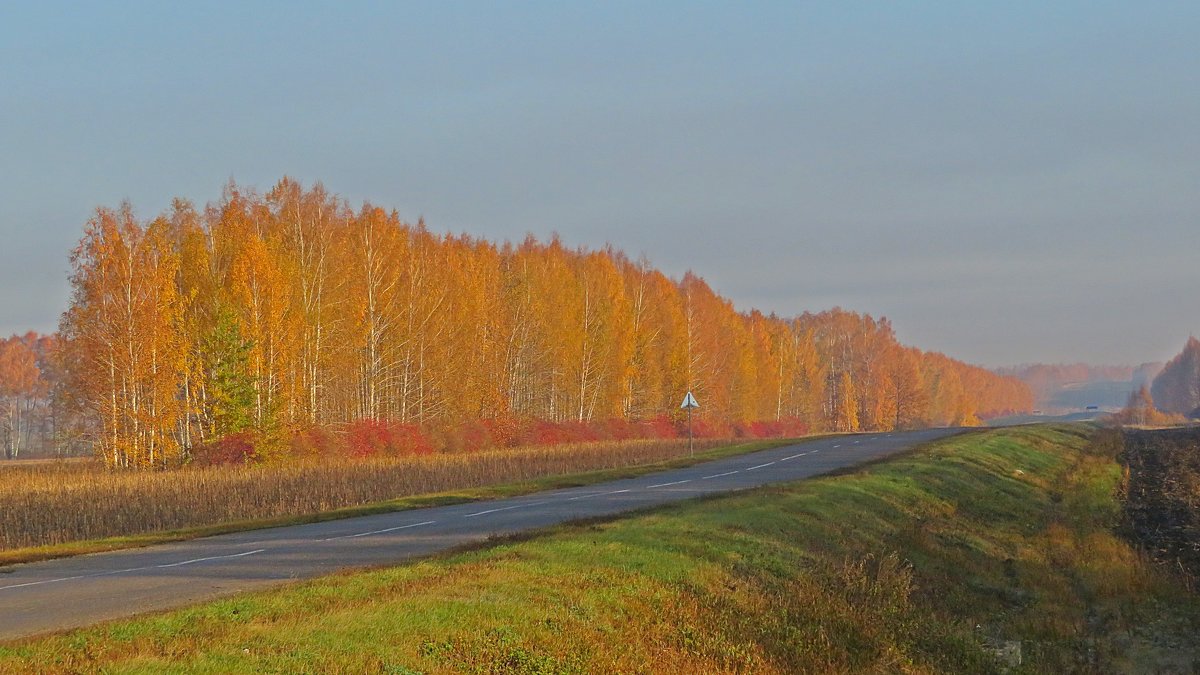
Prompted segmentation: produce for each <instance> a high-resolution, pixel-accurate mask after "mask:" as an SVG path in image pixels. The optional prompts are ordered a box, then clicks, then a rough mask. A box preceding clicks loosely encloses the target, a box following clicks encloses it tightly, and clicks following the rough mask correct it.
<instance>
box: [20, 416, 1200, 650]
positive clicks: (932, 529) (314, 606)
mask: <svg viewBox="0 0 1200 675" xmlns="http://www.w3.org/2000/svg"><path fill="white" fill-rule="evenodd" d="M1114 452H1115V450H1114V448H1113V447H1112V446H1111V444H1110V443H1107V442H1106V441H1105V437H1104V436H1103V435H1099V436H1098V435H1097V432H1096V431H1095V430H1094V429H1092V428H1090V427H1083V426H1057V427H1026V428H1014V429H1004V430H994V431H987V432H979V433H971V434H966V435H963V436H959V437H955V438H951V439H948V440H944V441H941V442H937V443H935V444H932V445H930V446H928V447H926V448H923V449H921V450H919V451H917V452H914V453H910V454H908V455H905V456H903V457H901V458H898V459H894V460H891V461H887V462H883V463H878V464H874V465H872V466H870V467H867V468H865V469H862V470H860V471H858V472H854V473H849V474H845V475H839V476H831V477H826V478H820V479H816V480H810V481H805V482H801V483H796V484H791V485H786V486H782V487H773V488H767V489H761V490H755V491H752V492H747V493H739V494H737V495H733V496H727V497H721V498H712V499H706V500H701V501H694V502H690V503H686V504H682V505H676V506H672V507H667V508H662V509H658V510H655V511H652V512H648V513H643V514H639V515H637V516H635V517H630V518H624V519H617V520H612V521H605V522H591V523H584V524H577V525H571V526H563V527H559V528H554V529H553V530H551V531H549V532H548V533H546V534H545V535H544V536H538V537H534V538H526V539H523V540H513V541H508V542H502V543H499V544H497V545H495V546H491V547H487V548H484V549H479V550H470V551H463V552H458V553H454V554H449V555H445V556H441V557H437V558H434V559H430V560H426V561H422V562H417V563H412V564H406V565H401V566H397V567H391V568H386V569H380V570H374V571H368V572H359V573H353V574H343V575H335V576H332V577H326V578H322V579H318V580H313V581H308V582H303V583H299V584H296V585H293V586H290V587H287V588H283V589H278V590H273V591H268V592H261V593H254V594H248V595H244V596H240V597H237V598H233V599H229V600H223V601H219V602H213V603H209V604H205V605H201V606H198V607H195V608H191V609H185V610H180V611H173V612H168V613H164V614H160V615H155V616H150V617H146V618H140V619H136V620H131V621H123V622H117V623H112V624H108V625H104V626H99V627H95V628H90V629H86V630H81V631H75V632H71V633H67V634H63V635H59V636H53V637H50V638H45V639H40V640H36V641H29V642H25V643H21V644H16V645H10V646H7V647H2V648H0V672H20V671H38V672H56V671H58V672H72V671H81V672H92V671H98V670H101V671H104V672H134V673H137V672H144V673H159V672H173V671H187V672H210V673H226V672H231V673H236V672H335V673H336V672H381V673H413V672H428V673H439V672H470V673H584V672H613V673H616V672H814V673H826V672H917V673H921V672H952V673H960V672H1001V671H1002V668H1001V665H1000V663H999V661H998V660H997V659H996V658H995V657H994V656H993V655H992V651H991V649H992V647H994V646H996V645H1002V644H1004V643H1006V642H1016V641H1019V642H1020V645H1021V651H1022V655H1023V665H1021V666H1019V667H1015V668H1013V669H1012V670H1011V671H1010V672H1045V673H1058V672H1072V671H1090V672H1121V671H1130V672H1145V671H1154V670H1156V669H1159V668H1165V667H1174V668H1177V669H1178V670H1179V671H1183V672H1186V671H1187V670H1190V669H1192V668H1194V667H1195V666H1196V665H1197V664H1198V663H1200V662H1197V661H1196V660H1195V659H1196V658H1197V646H1196V645H1195V640H1194V635H1195V632H1196V630H1197V628H1200V602H1198V600H1197V598H1196V596H1194V595H1188V594H1186V593H1183V592H1181V588H1180V585H1179V583H1178V581H1177V580H1175V579H1173V578H1171V577H1170V576H1167V575H1166V574H1164V573H1162V572H1160V571H1158V570H1156V569H1155V568H1154V567H1153V566H1151V565H1149V564H1147V563H1145V562H1143V561H1142V560H1141V559H1140V558H1139V556H1138V555H1136V554H1135V552H1134V551H1133V550H1132V549H1130V547H1129V546H1128V545H1127V544H1126V543H1125V542H1123V541H1122V540H1120V539H1119V538H1117V537H1116V536H1115V535H1114V534H1113V528H1114V526H1115V525H1116V524H1117V519H1118V517H1119V503H1118V502H1117V500H1116V499H1115V497H1114V490H1115V488H1116V486H1117V484H1118V482H1119V481H1120V470H1119V467H1118V465H1117V464H1116V463H1115V462H1114V459H1113V455H1114Z"/></svg>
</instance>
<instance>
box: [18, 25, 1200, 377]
mask: <svg viewBox="0 0 1200 675" xmlns="http://www.w3.org/2000/svg"><path fill="white" fill-rule="evenodd" d="M1197 19H1200V7H1197V6H1194V5H1189V4H1184V3H1179V4H1177V5H1171V4H1162V5H1156V6H1155V9H1154V11H1153V12H1151V11H1148V10H1145V9H1138V8H1128V7H1119V6H1115V5H1094V4H1091V3H1087V4H1085V3H1056V5H1055V6H1054V7H1052V8H1047V7H1021V8H1015V7H1013V6H1010V5H1007V4H994V5H988V6H980V5H975V4H972V5H971V6H970V7H953V8H945V7H935V6H933V5H917V6H915V7H912V8H906V7H900V6H890V5H889V6H868V5H863V6H849V5H839V6H837V7H830V8H819V7H808V8H805V7H791V6H788V7H780V6H774V5H755V6H747V7H744V8H742V7H739V8H737V9H722V8H720V7H716V6H704V7H698V8H693V7H689V6H683V5H660V6H656V7H654V8H646V7H644V6H642V5H640V4H632V3H630V4H617V3H606V4H604V5H603V6H596V7H583V6H579V5H572V6H569V7H565V8H564V7H559V6H555V5H551V4H545V5H542V4H525V5H520V6H519V7H517V6H514V7H488V6H483V5H465V6H464V5H459V6H456V7H451V6H448V5H441V4H430V5H420V6H412V5H410V6H407V7H404V8H396V7H371V6H368V5H365V4H353V3H351V4H338V5H336V6H334V5H330V6H324V7H319V8H318V7H312V6H304V7H303V8H297V7H296V6H293V5H291V4H267V3H264V4H256V5H254V6H252V7H243V6H241V5H237V4H227V5H221V4H214V5H209V6H206V7H190V6H189V7H175V6H160V5H157V4H152V3H146V4H127V5H117V6H108V7H103V8H101V7H96V8H75V7H69V6H59V7H55V6H47V5H38V6H36V7H29V8H5V9H0V51H2V52H3V53H4V55H5V60H6V62H8V63H11V64H20V67H17V68H8V69H4V70H0V104H2V105H3V107H4V109H5V110H6V111H7V114H6V117H5V121H4V123H3V124H0V149H3V152H4V155H5V157H6V160H7V161H6V162H4V164H3V165H2V168H0V178H2V179H3V183H2V184H4V185H5V186H6V191H5V196H6V199H4V200H0V228H3V229H2V230H0V231H2V232H3V234H4V235H5V237H4V241H5V245H4V247H3V248H2V249H0V334H4V335H7V334H9V333H13V332H24V331H25V330H29V329H33V330H40V331H49V330H53V329H54V327H55V325H56V323H57V320H58V315H59V313H60V312H61V311H62V310H63V309H65V307H66V302H67V293H68V284H67V273H68V264H67V253H68V251H69V249H70V248H71V247H72V246H73V245H74V243H75V241H76V240H77V239H78V238H79V236H80V234H81V230H82V227H83V225H84V223H85V222H86V220H87V219H88V217H89V215H90V214H91V212H92V211H93V210H94V209H95V207H97V206H101V205H103V206H116V205H117V204H118V203H120V201H121V200H123V199H129V200H130V201H131V202H132V203H133V205H134V207H135V209H136V211H137V213H138V215H139V216H140V217H142V218H151V217H153V216H155V215H157V214H158V213H159V212H161V211H162V210H163V209H165V208H166V207H167V206H168V204H169V202H170V200H171V198H173V197H176V196H181V197H186V198H189V199H191V200H192V201H194V202H195V203H196V204H197V205H198V206H202V205H203V204H204V203H206V202H208V201H212V200H215V199H217V198H218V197H219V196H220V191H221V188H222V187H223V186H224V184H225V183H226V181H228V180H229V179H230V178H233V179H235V180H237V181H238V182H239V183H241V184H245V185H249V186H253V187H256V188H258V189H259V190H266V189H268V188H269V187H270V186H271V185H272V184H274V183H275V182H276V181H277V180H278V179H279V178H280V177H282V176H283V175H285V174H286V175H291V176H293V177H295V178H297V179H299V180H301V181H303V182H304V183H305V184H311V183H312V182H314V181H318V180H319V181H321V182H323V183H324V184H325V185H326V186H327V187H328V188H329V189H330V190H331V191H333V192H336V193H338V194H340V195H342V196H344V197H346V198H347V199H348V200H350V202H351V204H352V205H355V206H357V205H358V204H359V203H360V202H361V201H363V200H369V201H371V202H372V203H375V204H377V205H380V206H384V207H386V208H393V207H394V208H396V209H397V210H398V212H399V213H400V214H401V216H402V217H404V218H405V219H406V220H411V221H415V220H416V219H417V218H418V217H421V216H424V217H425V218H426V220H427V222H428V224H429V226H430V228H431V229H433V230H435V231H451V232H468V233H470V234H471V235H473V236H477V237H484V238H488V239H492V240H505V239H508V240H520V239H521V238H523V237H524V236H525V233H527V232H531V233H533V234H534V235H536V236H538V237H539V238H546V237H547V236H549V234H550V233H551V232H558V233H560V234H561V236H562V238H563V240H564V242H566V243H567V244H568V245H570V246H579V245H584V246H589V247H593V248H596V247H600V246H603V245H604V244H605V243H611V244H612V245H613V246H615V247H616V248H619V249H621V250H624V251H626V252H627V253H628V254H629V255H631V256H635V257H636V256H638V255H641V254H645V255H646V256H647V257H648V258H649V259H650V260H651V261H652V262H653V263H654V264H655V265H656V266H658V267H660V268H662V269H663V270H664V271H665V272H667V273H668V274H671V275H673V276H676V277H678V276H680V275H681V274H682V273H683V272H684V271H686V270H688V269H692V270H694V271H695V272H696V273H697V274H699V275H701V276H703V277H704V278H705V279H706V280H707V281H708V282H709V283H710V285H712V287H713V288H714V289H716V290H717V291H718V292H720V293H722V294H723V295H725V296H727V297H729V298H730V299H731V300H733V302H734V303H735V305H736V306H737V307H738V308H739V309H741V310H749V309H750V308H752V307H756V308H759V309H761V310H763V311H764V312H775V313H777V314H780V315H792V314H798V313H801V312H804V311H814V312H816V311H820V310H823V309H827V308H830V307H833V306H842V307H844V308H846V309H850V310H854V311H859V312H867V313H871V314H873V315H876V316H887V317H888V318H889V319H891V320H892V322H893V324H894V326H895V328H896V331H897V334H898V336H899V338H900V339H901V341H903V342H905V343H908V344H912V345H915V346H918V347H920V348H922V349H927V350H937V351H943V352H945V353H947V354H950V355H952V356H954V357H956V358H960V359H963V360H966V361H970V362H974V363H980V364H984V365H988V366H1006V365H1015V364H1019V363H1034V362H1048V363H1058V362H1065V363H1069V362H1077V361H1083V362H1090V363H1097V364H1100V363H1104V364H1128V365H1137V364H1140V363H1143V362H1148V361H1162V360H1166V359H1168V358H1170V357H1171V356H1173V355H1174V354H1175V353H1177V352H1178V351H1179V349H1180V348H1181V347H1182V346H1183V344H1184V342H1185V341H1186V339H1187V337H1188V336H1189V335H1191V334H1193V333H1196V332H1197V328H1196V326H1197V323H1198V321H1197V317H1198V316H1200V312H1198V311H1197V310H1198V309H1200V307H1197V304H1198V303H1197V300H1195V299H1194V298H1195V290H1196V289H1197V286H1198V283H1197V282H1200V268H1198V266H1197V265H1196V253H1197V251H1200V247H1198V246H1197V245H1198V244H1200V228H1197V226H1196V223H1195V222H1194V221H1195V218H1196V214H1197V212H1198V211H1200V209H1198V208H1197V207H1198V206H1200V194H1198V193H1197V191H1196V190H1195V185H1196V184H1197V179H1200V165H1198V164H1197V162H1196V160H1195V158H1196V156H1197V155H1198V151H1200V115H1198V114H1197V113H1200V87H1198V86H1197V85H1200V70H1198V69H1197V66H1200V58H1198V56H1200V51H1198V48H1197V46H1196V45H1195V43H1194V35H1195V32H1196V29H1197V28H1198V27H1200V21H1198V20H1197Z"/></svg>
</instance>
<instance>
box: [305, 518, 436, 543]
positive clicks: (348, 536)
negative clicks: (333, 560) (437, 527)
mask: <svg viewBox="0 0 1200 675" xmlns="http://www.w3.org/2000/svg"><path fill="white" fill-rule="evenodd" d="M435 522H437V521H434V520H427V521H425V522H423V523H411V524H409V525H399V526H396V527H385V528H383V529H382V530H371V531H370V532H359V533H357V534H343V535H342V536H340V537H330V538H328V539H321V540H320V541H337V540H338V539H354V538H356V537H369V536H371V535H372V534H383V533H384V532H395V531H396V530H407V529H408V528H410V527H420V526H422V525H433V524H434V523H435Z"/></svg>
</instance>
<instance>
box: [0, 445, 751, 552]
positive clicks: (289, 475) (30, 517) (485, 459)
mask: <svg viewBox="0 0 1200 675" xmlns="http://www.w3.org/2000/svg"><path fill="white" fill-rule="evenodd" d="M726 444H728V441H721V440H709V439H706V440H701V441H697V442H696V448H697V450H704V449H708V448H713V447H716V446H718V445H726ZM687 454H688V449H687V441H686V440H637V441H619V442H618V441H606V442H597V443H580V444H572V445H560V446H550V447H527V448H513V449H504V450H490V451H483V452H475V453H469V454H468V453H459V454H433V455H417V456H409V457H398V458H381V459H363V460H354V461H350V460H346V461H340V462H332V463H331V462H328V461H326V462H317V461H309V462H302V463H293V464H277V465H263V466H250V467H208V468H185V469H178V470H174V471H162V472H128V471H110V470H107V469H105V468H104V467H103V466H102V465H100V464H98V463H96V462H84V463H80V462H57V463H37V464H26V465H23V466H14V467H12V468H10V469H8V470H6V471H2V472H0V551H10V550H14V549H21V548H28V547H37V546H53V545H57V544H63V543H67V542H77V541H84V540H94V539H102V538H107V537H121V536H129V535H139V534H146V533H153V532H163V531H170V530H180V529H187V528H196V527H206V526H214V525H220V524H225V523H234V522H243V521H252V520H264V519H273V518H280V517H288V516H303V515H308V514H315V513H321V512H326V511H330V510H334V509H340V508H346V507H354V506H360V505H364V504H371V503H377V502H384V501H388V500H393V499H398V498H402V497H409V496H413V495H422V494H430V493H437V492H445V491H449V490H463V489H470V488H478V487H483V486H489V485H497V484H501V483H510V482H517V481H529V480H536V479H539V478H545V477H548V476H561V475H564V474H571V473H579V472H585V471H596V470H604V469H621V468H626V467H632V466H637V465H644V464H652V463H655V462H661V461H666V460H671V459H675V458H679V457H683V456H686V455H687Z"/></svg>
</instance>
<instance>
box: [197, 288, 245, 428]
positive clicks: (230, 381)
mask: <svg viewBox="0 0 1200 675" xmlns="http://www.w3.org/2000/svg"><path fill="white" fill-rule="evenodd" d="M253 347H254V344H253V343H252V342H251V341H249V340H247V339H245V338H243V337H242V331H241V327H240V326H239V325H238V321H237V317H236V316H235V315H234V313H233V311H232V310H230V309H228V308H227V307H224V306H222V307H220V308H219V309H218V310H217V321H216V325H214V326H213V329H212V331H210V332H209V334H208V335H207V336H206V337H205V340H204V353H205V360H206V366H207V368H206V370H207V374H208V384H207V388H208V392H207V393H208V417H209V421H210V424H211V425H212V436H213V438H222V437H224V436H228V435H230V434H236V433H238V432H241V431H245V430H247V429H251V428H253V426H254V404H255V391H254V378H253V377H252V376H251V375H250V350H251V349H253Z"/></svg>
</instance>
